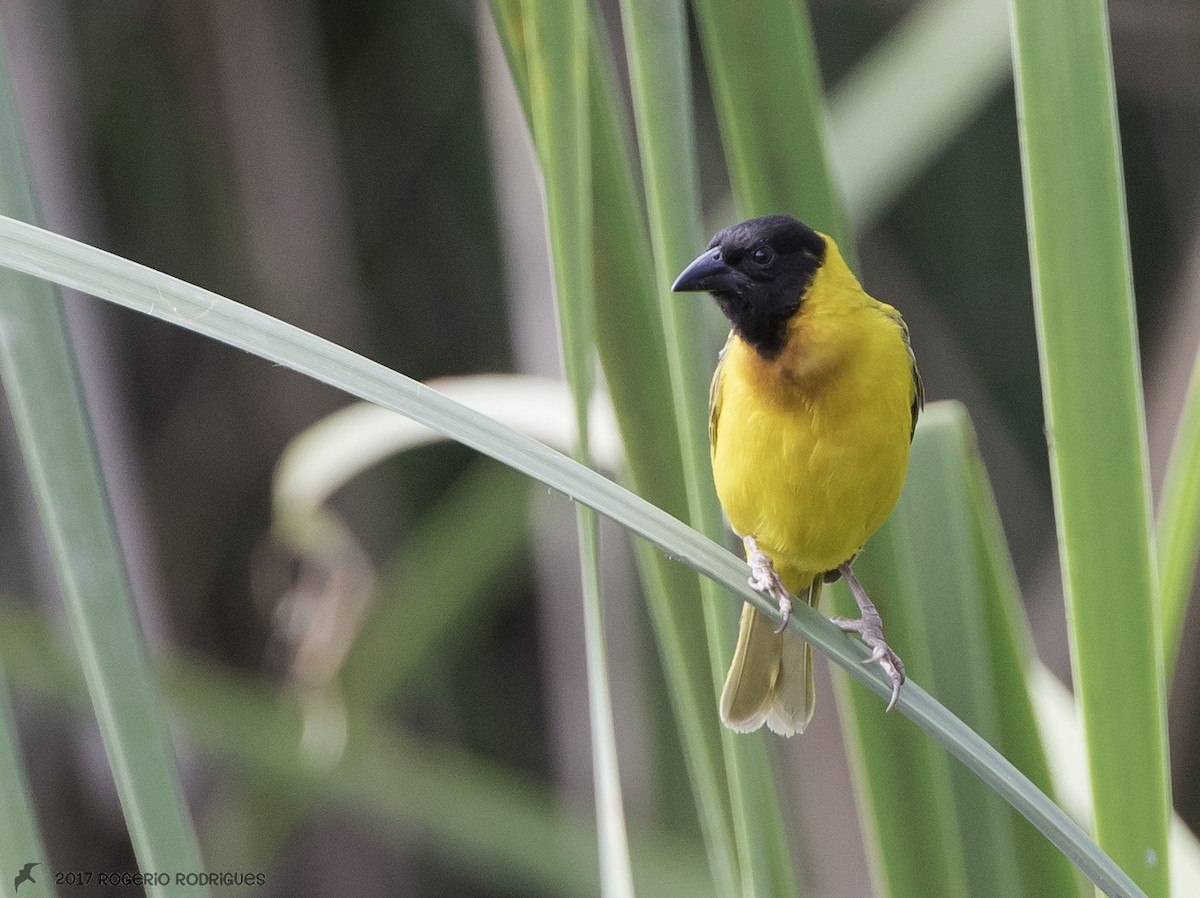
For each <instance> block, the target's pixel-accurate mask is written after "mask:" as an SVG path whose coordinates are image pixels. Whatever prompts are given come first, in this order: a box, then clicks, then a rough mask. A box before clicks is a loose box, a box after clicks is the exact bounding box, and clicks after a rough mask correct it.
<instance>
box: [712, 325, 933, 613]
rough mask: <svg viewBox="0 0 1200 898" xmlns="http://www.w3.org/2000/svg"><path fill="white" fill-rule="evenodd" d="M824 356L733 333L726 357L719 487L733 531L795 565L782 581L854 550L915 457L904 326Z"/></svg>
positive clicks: (717, 442) (889, 503)
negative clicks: (767, 353) (814, 363)
mask: <svg viewBox="0 0 1200 898" xmlns="http://www.w3.org/2000/svg"><path fill="white" fill-rule="evenodd" d="M889 324H890V323H889ZM827 361H829V364H828V365H826V366H825V367H823V368H822V369H821V370H819V371H808V372H807V373H806V372H804V371H799V372H798V371H797V370H796V369H791V370H789V369H788V367H787V366H786V365H780V364H775V365H769V364H766V363H763V362H762V360H761V359H759V358H758V357H757V356H756V355H755V354H754V352H753V350H751V349H749V348H748V347H746V346H745V344H741V343H740V342H739V341H733V342H732V343H731V344H730V346H729V349H728V350H727V352H726V357H725V359H724V360H723V362H722V372H721V380H720V384H719V391H720V395H719V399H718V401H719V422H718V424H717V427H716V428H715V431H716V433H715V437H714V446H713V475H714V480H715V483H716V488H717V495H718V496H719V498H720V500H721V505H722V507H723V508H724V510H725V514H726V516H727V517H728V518H729V522H730V524H731V525H732V527H733V528H734V530H735V531H736V532H737V533H738V534H739V535H742V536H746V535H753V536H754V537H755V538H756V539H757V540H758V544H759V546H760V548H761V549H762V550H763V551H764V552H766V553H767V554H768V555H769V556H770V557H771V558H772V559H773V560H774V562H775V565H776V568H777V569H779V570H780V572H781V574H782V573H783V572H784V570H785V569H786V570H787V571H788V572H789V573H792V576H785V577H784V579H785V583H787V581H788V580H793V581H794V580H796V579H797V578H799V579H803V574H807V576H808V577H810V578H811V577H812V576H815V575H817V574H819V573H822V572H824V571H829V570H834V569H835V568H837V566H838V565H839V564H841V563H842V562H844V561H848V560H849V559H850V558H851V557H852V556H853V555H854V554H855V553H857V552H858V551H859V550H860V549H861V548H862V546H863V543H865V542H866V541H867V538H868V537H869V536H870V535H871V534H872V533H874V532H875V530H876V529H877V528H878V527H879V526H880V525H881V524H882V523H883V521H884V519H885V518H886V517H887V516H888V514H889V513H890V512H891V510H892V507H893V506H894V505H895V503H896V500H897V499H898V498H899V496H900V490H901V487H902V486H903V484H904V476H905V471H906V469H907V467H908V451H909V442H910V435H911V427H912V421H911V411H910V409H911V404H912V396H913V393H912V390H913V387H912V375H911V373H910V365H909V359H908V355H907V350H906V348H905V347H904V344H903V342H902V341H901V340H900V338H899V333H898V331H897V333H896V334H895V337H894V338H893V336H892V335H891V334H890V333H888V332H887V331H881V332H880V335H879V337H878V338H875V337H873V336H871V335H870V334H868V335H867V337H866V338H865V339H863V340H861V341H856V345H855V347H854V351H853V352H849V353H845V354H843V355H841V356H839V357H838V358H836V359H832V360H827ZM802 572H803V573H802ZM787 585H788V586H789V588H793V589H795V588H799V587H800V586H802V585H804V584H802V583H796V582H792V583H787Z"/></svg>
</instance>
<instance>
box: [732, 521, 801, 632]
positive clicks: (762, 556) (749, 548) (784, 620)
mask: <svg viewBox="0 0 1200 898" xmlns="http://www.w3.org/2000/svg"><path fill="white" fill-rule="evenodd" d="M742 542H743V543H744V544H745V546H746V564H748V565H749V566H750V585H751V586H752V587H753V588H754V589H757V590H758V591H759V592H765V593H766V594H767V595H769V596H770V597H771V598H773V599H774V600H775V604H777V605H778V606H779V617H780V621H779V629H778V630H776V631H775V632H776V633H782V632H783V631H784V628H785V627H787V625H788V619H789V618H790V617H791V616H792V596H791V593H789V592H788V591H787V589H785V588H784V586H783V581H782V580H780V579H779V574H777V573H775V565H774V564H773V563H772V562H771V557H770V556H769V555H767V553H766V552H764V551H763V550H762V549H760V548H759V547H758V543H757V542H756V541H755V539H754V537H753V536H747V537H745V538H743V540H742Z"/></svg>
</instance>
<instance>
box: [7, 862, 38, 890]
mask: <svg viewBox="0 0 1200 898" xmlns="http://www.w3.org/2000/svg"><path fill="white" fill-rule="evenodd" d="M38 866H41V864H40V863H39V862H38V861H30V862H29V863H28V864H26V865H25V866H24V867H22V868H21V872H20V873H18V874H17V878H16V879H14V880H13V891H14V892H15V891H16V890H17V889H19V888H21V883H23V882H33V883H36V882H37V880H36V879H34V878H33V873H32V872H31V871H32V870H33V868H34V867H38Z"/></svg>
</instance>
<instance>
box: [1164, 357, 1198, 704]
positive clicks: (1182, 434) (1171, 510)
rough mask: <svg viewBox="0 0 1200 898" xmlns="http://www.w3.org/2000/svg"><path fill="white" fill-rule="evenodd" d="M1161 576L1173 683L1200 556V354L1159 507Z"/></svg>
mask: <svg viewBox="0 0 1200 898" xmlns="http://www.w3.org/2000/svg"><path fill="white" fill-rule="evenodd" d="M1157 537H1158V576H1159V588H1160V590H1161V593H1162V643H1163V658H1164V662H1163V663H1164V667H1165V669H1166V672H1167V679H1168V681H1169V680H1170V678H1171V675H1172V674H1173V673H1174V671H1175V658H1176V657H1177V656H1178V654H1179V641H1180V639H1181V638H1182V637H1183V621H1184V618H1185V617H1186V615H1187V606H1188V597H1189V596H1190V595H1191V592H1192V581H1193V580H1194V579H1195V576H1196V560H1197V555H1200V355H1197V356H1196V365H1195V367H1194V368H1192V379H1191V382H1190V383H1189V384H1188V391H1187V396H1186V397H1185V398H1184V400H1183V414H1182V415H1181V416H1180V418H1179V425H1178V427H1177V429H1176V431H1175V440H1174V442H1173V443H1172V445H1171V457H1170V461H1169V462H1168V463H1167V473H1166V475H1165V476H1164V477H1163V485H1162V496H1161V498H1160V499H1159V508H1158V529H1157Z"/></svg>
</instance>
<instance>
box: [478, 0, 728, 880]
mask: <svg viewBox="0 0 1200 898" xmlns="http://www.w3.org/2000/svg"><path fill="white" fill-rule="evenodd" d="M490 6H491V9H492V15H493V18H494V19H495V20H496V26H497V32H498V33H499V35H500V37H501V41H502V44H503V47H504V52H505V55H506V57H507V58H508V60H509V67H510V70H511V71H512V74H513V80H514V83H515V84H516V85H517V92H518V94H519V95H521V96H526V97H527V96H528V87H527V86H525V87H522V85H523V84H524V83H525V82H526V81H527V75H526V71H525V68H526V67H525V55H526V42H525V40H524V28H523V26H522V23H521V21H520V14H519V4H517V3H515V2H513V0H491V3H490ZM588 58H589V63H590V66H589V74H590V79H589V83H590V87H591V112H592V122H591V137H592V177H593V190H592V198H593V210H594V214H595V223H594V228H593V239H594V241H595V245H594V250H593V256H594V259H595V264H596V268H595V274H596V339H597V347H598V349H599V351H600V360H601V364H602V365H603V366H604V372H605V379H606V381H607V384H608V388H609V392H610V394H611V396H612V401H613V408H614V411H615V412H616V416H617V421H618V424H619V427H620V430H621V436H622V440H623V442H624V444H625V449H626V453H625V454H626V463H627V466H628V472H629V477H630V480H631V481H632V483H633V485H634V487H635V489H636V490H637V492H638V493H639V494H640V495H642V496H644V497H646V498H648V499H649V500H650V501H651V502H653V503H654V504H655V505H657V506H659V507H660V508H665V509H667V510H669V511H672V512H674V513H675V514H678V515H683V514H685V513H686V508H687V498H686V490H685V487H684V482H683V476H682V472H681V465H680V462H679V458H680V456H679V445H680V441H679V432H678V429H677V428H676V425H675V416H674V415H665V414H663V413H662V396H663V393H664V390H666V389H667V388H668V387H669V383H670V375H669V371H668V365H667V361H666V356H665V351H664V346H665V339H664V334H663V322H662V317H661V313H660V307H659V302H658V296H659V292H658V287H657V285H656V281H655V276H654V265H653V261H652V258H651V253H650V238H649V235H648V233H647V230H646V222H645V216H644V212H643V209H642V205H641V197H640V194H639V192H638V188H637V184H636V181H635V178H634V174H633V167H632V164H631V161H630V160H631V158H632V157H631V154H630V152H629V145H630V140H629V137H628V134H627V133H626V128H625V123H624V120H623V118H622V117H621V116H620V114H619V111H620V109H621V102H620V100H619V97H620V94H619V91H618V89H617V87H616V77H615V72H614V70H613V66H612V62H611V59H612V52H611V50H610V49H609V48H608V44H607V41H606V40H605V37H604V32H603V29H602V27H601V26H600V25H599V23H598V22H597V21H596V20H595V19H593V25H592V29H591V52H590V53H589V57H588ZM527 116H528V111H527ZM637 557H638V560H639V567H640V569H641V572H642V581H643V587H644V591H645V594H646V603H647V607H648V609H649V612H650V620H651V623H652V626H653V629H654V636H655V639H656V641H657V644H658V651H659V656H660V658H661V659H662V663H663V670H664V673H665V675H666V681H667V686H668V690H669V692H670V697H671V705H672V709H673V711H674V714H675V719H676V721H677V725H678V730H679V734H680V740H679V743H680V750H681V752H682V756H683V761H684V766H685V768H686V770H687V773H688V776H689V778H690V781H691V786H692V794H693V798H694V801H695V805H696V810H697V813H698V815H699V819H700V828H701V832H702V833H703V834H704V839H705V844H706V846H707V848H708V858H709V865H710V869H711V871H712V876H713V881H714V882H715V883H716V884H717V888H718V892H719V893H720V894H722V895H733V894H735V893H736V889H737V886H736V868H737V858H736V849H735V846H734V838H733V825H732V821H731V818H730V810H729V807H728V801H727V787H726V777H725V772H724V760H723V755H722V746H721V736H720V725H719V722H718V720H717V714H716V705H715V703H714V701H713V689H712V675H711V671H710V667H709V664H708V663H707V657H708V655H707V652H708V647H707V639H706V636H705V628H704V622H703V615H699V614H696V613H695V609H696V607H697V605H698V603H699V602H700V601H701V598H700V589H699V580H698V578H696V577H695V575H694V574H693V573H692V572H690V571H687V570H686V569H684V568H682V567H680V566H679V565H676V564H671V563H670V562H669V561H667V560H666V559H665V558H664V557H663V556H662V555H661V554H659V553H656V552H646V551H639V552H638V553H637Z"/></svg>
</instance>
